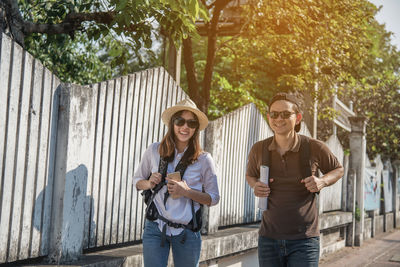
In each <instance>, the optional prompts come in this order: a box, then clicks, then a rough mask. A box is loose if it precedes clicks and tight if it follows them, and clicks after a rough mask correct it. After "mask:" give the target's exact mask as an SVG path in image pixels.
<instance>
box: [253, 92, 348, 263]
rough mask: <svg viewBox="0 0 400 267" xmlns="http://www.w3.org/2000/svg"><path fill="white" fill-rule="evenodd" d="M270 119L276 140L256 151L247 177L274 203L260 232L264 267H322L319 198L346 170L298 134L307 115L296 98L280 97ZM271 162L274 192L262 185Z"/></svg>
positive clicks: (275, 99)
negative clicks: (264, 170)
mask: <svg viewBox="0 0 400 267" xmlns="http://www.w3.org/2000/svg"><path fill="white" fill-rule="evenodd" d="M267 117H268V121H269V125H270V127H271V129H272V131H273V132H274V136H273V138H272V139H271V138H270V139H265V140H262V141H259V142H257V143H255V144H254V145H253V147H252V148H251V151H250V153H249V157H248V163H247V171H246V180H247V182H248V184H249V185H250V187H251V188H253V189H254V194H255V196H257V197H268V209H267V210H265V211H264V212H263V216H262V222H261V227H260V231H259V240H258V259H259V263H260V266H261V267H263V266H274V267H275V266H318V261H319V229H318V210H317V207H316V194H317V193H318V192H319V191H320V190H321V189H322V188H324V187H326V186H330V185H332V184H334V183H335V182H336V181H338V180H339V179H340V178H341V177H342V176H343V173H344V170H343V167H342V166H341V164H340V163H339V161H338V160H337V158H336V157H335V156H334V155H333V154H332V152H331V151H330V150H329V148H328V147H327V146H326V145H325V144H324V143H323V142H321V141H318V140H316V139H312V138H308V137H305V136H301V135H299V134H297V132H298V131H300V122H301V119H302V115H301V113H300V107H299V102H298V100H297V99H296V98H295V97H294V96H293V95H289V94H285V93H279V94H277V95H276V96H274V97H273V98H272V101H271V103H270V105H269V113H268V116H267ZM300 146H301V149H300ZM304 151H308V152H304ZM263 153H264V154H263ZM265 153H269V154H268V157H266V156H265V155H266V154H265ZM305 154H306V155H307V156H304V155H305ZM300 156H303V157H302V158H301V157H300ZM305 157H309V158H308V159H305ZM266 158H268V164H267V165H268V166H269V178H270V179H269V186H268V185H267V184H264V183H262V182H260V180H259V177H260V165H266V163H265V162H263V160H264V161H265V159H266ZM304 162H305V164H304ZM305 166H306V167H305ZM318 169H319V170H320V171H321V172H322V173H323V176H322V177H320V178H318V177H317V175H318Z"/></svg>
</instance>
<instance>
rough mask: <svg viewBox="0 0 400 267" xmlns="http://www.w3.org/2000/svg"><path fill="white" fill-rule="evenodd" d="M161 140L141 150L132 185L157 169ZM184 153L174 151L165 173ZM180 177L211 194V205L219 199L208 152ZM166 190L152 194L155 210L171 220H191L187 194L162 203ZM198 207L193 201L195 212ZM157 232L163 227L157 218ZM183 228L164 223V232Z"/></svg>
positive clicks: (174, 231) (190, 207) (185, 221)
mask: <svg viewBox="0 0 400 267" xmlns="http://www.w3.org/2000/svg"><path fill="white" fill-rule="evenodd" d="M159 146H160V143H153V144H151V145H150V146H149V147H148V148H147V150H146V151H145V152H144V155H143V158H142V160H141V162H140V164H139V167H138V169H137V170H136V172H135V174H134V176H133V185H134V186H135V187H136V183H137V182H138V181H139V180H143V179H147V178H148V177H149V176H150V175H151V173H153V172H158V164H159V162H160V154H159V152H158V148H159ZM182 156H183V152H182V153H178V152H177V150H175V158H174V160H173V161H172V162H170V163H168V168H167V173H172V172H174V171H175V167H176V165H177V164H178V163H179V161H180V160H181V158H182ZM182 180H184V181H186V184H187V185H188V186H189V187H190V188H191V189H194V190H197V191H202V188H204V192H205V193H207V194H209V195H210V197H211V206H213V205H216V204H217V203H218V201H219V190H218V183H217V175H216V171H215V167H214V161H213V159H212V157H211V155H210V154H209V153H207V152H204V153H202V154H201V155H200V156H199V157H198V159H197V160H196V161H195V162H194V163H193V164H191V165H189V166H188V167H187V169H186V171H185V173H184V175H183V177H182ZM166 191H167V187H166V186H163V188H162V189H161V190H160V191H159V192H158V193H157V195H156V196H155V197H154V200H153V201H154V203H155V205H156V207H157V210H158V212H159V213H160V214H161V215H162V216H163V217H165V218H167V219H168V220H170V221H173V222H176V223H181V224H188V223H189V222H190V220H191V219H192V217H193V216H192V206H191V205H192V204H191V200H190V199H189V198H186V197H180V198H177V199H173V198H172V197H168V199H167V203H166V205H165V206H164V193H165V192H166ZM199 208H200V204H199V203H197V202H195V201H194V209H195V211H197V210H198V209H199ZM157 223H158V227H159V229H160V231H162V228H163V226H164V224H165V223H164V222H163V221H161V220H157ZM182 230H183V229H182V228H173V227H169V226H167V235H178V234H180V233H181V232H182Z"/></svg>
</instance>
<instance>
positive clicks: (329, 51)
mask: <svg viewBox="0 0 400 267" xmlns="http://www.w3.org/2000/svg"><path fill="white" fill-rule="evenodd" d="M376 12H377V8H376V7H375V6H374V5H373V4H371V3H370V2H368V1H366V0H341V1H335V0H326V1H317V0H314V1H301V0H288V1H279V0H270V1H263V0H259V1H255V2H252V3H251V4H250V5H249V6H247V7H245V9H244V10H243V14H244V15H243V17H244V18H247V21H246V22H245V23H244V26H243V29H242V32H241V34H240V35H239V36H234V37H220V38H219V39H218V43H217V47H218V50H217V55H216V59H215V67H214V74H213V83H212V90H211V104H210V110H209V113H210V114H212V116H221V115H223V114H224V113H226V112H229V111H232V110H234V109H235V108H236V107H239V106H242V105H244V104H247V103H249V102H256V103H258V104H257V105H258V106H259V107H260V108H261V110H264V109H265V107H266V106H267V103H268V102H269V100H270V99H271V97H272V96H273V95H274V94H275V93H277V92H280V91H283V92H288V91H291V92H297V93H299V94H302V95H303V96H304V98H305V99H304V101H305V105H304V106H303V109H305V111H311V110H312V108H313V106H312V104H313V102H312V101H311V99H313V98H314V97H316V98H317V99H318V102H319V103H320V106H319V115H318V119H319V121H318V130H319V132H318V136H319V138H321V139H325V138H326V137H327V136H329V135H330V134H331V129H332V119H333V118H334V117H335V116H337V115H338V114H337V112H335V111H334V110H333V109H332V108H331V106H332V104H331V103H332V97H333V95H334V93H335V91H336V90H337V93H338V97H339V99H341V100H342V101H343V102H345V103H348V102H349V101H350V100H352V101H353V102H354V108H355V111H356V113H357V115H360V116H366V117H368V118H369V122H368V126H367V148H368V153H369V155H370V157H371V158H373V157H374V155H375V154H377V153H380V154H382V156H387V157H390V158H392V159H396V158H397V159H399V158H400V151H399V150H400V146H399V142H400V140H399V139H400V137H399V136H400V132H399V130H400V115H399V114H400V110H399V105H400V100H399V99H400V97H399V92H400V91H399V81H398V80H399V73H400V69H399V60H400V55H399V53H398V51H397V50H396V49H395V48H394V47H393V46H391V45H390V43H389V38H390V34H389V33H388V32H386V30H385V29H384V27H383V26H382V25H379V24H378V23H377V21H376V20H375V19H374V16H375V14H376ZM205 47H206V44H205V42H204V41H200V42H197V43H196V45H195V46H194V58H195V62H196V63H197V66H196V67H199V68H202V67H204V58H206V50H205ZM198 74H199V76H201V75H202V73H201V72H199V73H198ZM316 84H317V85H318V93H317V94H316V92H315V87H316ZM183 85H184V86H185V83H183ZM338 132H339V134H342V135H346V134H347V133H342V131H341V130H340V129H338ZM344 139H348V136H346V138H344ZM345 145H346V144H345Z"/></svg>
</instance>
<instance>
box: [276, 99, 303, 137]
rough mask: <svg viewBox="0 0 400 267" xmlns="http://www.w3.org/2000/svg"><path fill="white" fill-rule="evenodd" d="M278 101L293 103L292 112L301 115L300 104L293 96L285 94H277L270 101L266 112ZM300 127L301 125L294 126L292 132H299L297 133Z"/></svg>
mask: <svg viewBox="0 0 400 267" xmlns="http://www.w3.org/2000/svg"><path fill="white" fill-rule="evenodd" d="M278 100H286V101H289V102H291V103H293V104H294V111H295V112H296V113H301V109H300V102H299V100H298V99H297V98H296V97H295V96H294V95H291V94H287V93H277V94H276V95H275V96H274V97H273V98H272V99H271V101H270V102H269V106H268V110H270V109H271V106H272V104H273V103H274V102H276V101H278ZM300 127H301V123H299V124H296V126H295V127H294V130H295V131H296V132H299V131H300Z"/></svg>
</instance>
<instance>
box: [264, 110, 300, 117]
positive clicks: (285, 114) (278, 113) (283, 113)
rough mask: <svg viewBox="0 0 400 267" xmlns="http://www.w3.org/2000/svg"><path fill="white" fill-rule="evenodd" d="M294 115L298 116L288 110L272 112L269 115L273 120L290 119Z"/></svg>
mask: <svg viewBox="0 0 400 267" xmlns="http://www.w3.org/2000/svg"><path fill="white" fill-rule="evenodd" d="M293 114H296V112H290V111H287V110H285V111H271V112H270V113H269V117H270V118H271V119H277V118H278V117H279V116H280V117H281V118H282V119H289V118H290V116H292V115H293Z"/></svg>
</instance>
